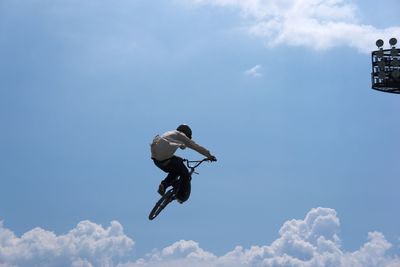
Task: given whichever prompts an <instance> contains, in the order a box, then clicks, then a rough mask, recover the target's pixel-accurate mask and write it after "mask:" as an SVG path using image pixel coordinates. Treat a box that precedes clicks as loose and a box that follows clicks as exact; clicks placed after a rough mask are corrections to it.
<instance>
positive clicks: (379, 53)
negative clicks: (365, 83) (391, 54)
mask: <svg viewBox="0 0 400 267" xmlns="http://www.w3.org/2000/svg"><path fill="white" fill-rule="evenodd" d="M376 54H377V55H378V58H381V57H383V50H382V48H381V50H379V51H378V52H377V53H376Z"/></svg>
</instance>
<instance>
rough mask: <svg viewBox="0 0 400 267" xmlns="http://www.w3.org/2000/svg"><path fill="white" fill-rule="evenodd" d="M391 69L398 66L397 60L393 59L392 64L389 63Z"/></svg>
mask: <svg viewBox="0 0 400 267" xmlns="http://www.w3.org/2000/svg"><path fill="white" fill-rule="evenodd" d="M390 64H391V65H392V66H393V67H398V66H399V65H400V63H399V60H398V59H396V58H395V59H393V60H392V62H391V63H390Z"/></svg>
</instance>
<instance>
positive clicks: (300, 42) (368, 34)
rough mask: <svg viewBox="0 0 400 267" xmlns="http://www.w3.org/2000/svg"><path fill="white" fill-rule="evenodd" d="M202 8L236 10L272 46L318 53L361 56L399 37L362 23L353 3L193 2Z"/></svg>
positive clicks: (394, 30)
mask: <svg viewBox="0 0 400 267" xmlns="http://www.w3.org/2000/svg"><path fill="white" fill-rule="evenodd" d="M192 1H193V2H194V3H196V4H199V5H211V6H220V7H224V8H234V9H237V10H239V11H240V13H241V14H242V16H243V18H244V19H245V21H246V23H247V26H246V27H245V28H246V30H247V31H248V32H249V33H250V34H252V35H254V36H257V37H261V38H263V39H264V40H265V41H266V43H267V44H268V45H270V46H276V45H279V44H285V45H292V46H305V47H311V48H313V49H316V50H324V49H329V48H332V47H336V46H350V47H352V48H356V49H357V50H359V51H361V52H370V51H371V50H373V49H375V41H376V40H377V39H379V38H383V39H385V40H389V38H391V37H400V26H394V27H389V28H385V29H378V28H376V27H374V26H372V25H367V24H362V23H359V21H358V20H359V19H358V16H357V12H358V8H357V6H356V5H355V4H354V3H353V1H350V0H192Z"/></svg>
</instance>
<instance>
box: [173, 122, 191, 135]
mask: <svg viewBox="0 0 400 267" xmlns="http://www.w3.org/2000/svg"><path fill="white" fill-rule="evenodd" d="M176 130H177V131H180V132H182V133H184V134H185V135H186V136H187V137H188V138H190V139H192V129H190V127H189V126H188V125H186V124H181V125H179V126H178V128H176Z"/></svg>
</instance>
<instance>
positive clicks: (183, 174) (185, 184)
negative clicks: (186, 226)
mask: <svg viewBox="0 0 400 267" xmlns="http://www.w3.org/2000/svg"><path fill="white" fill-rule="evenodd" d="M186 147H189V148H191V149H193V150H195V151H197V152H199V153H200V154H202V155H203V156H205V157H207V158H208V159H209V160H211V161H216V160H217V159H216V158H215V157H214V156H213V155H211V153H210V151H208V150H207V149H206V148H204V147H202V146H200V145H198V144H196V143H195V142H194V141H193V140H192V130H191V129H190V127H189V126H188V125H186V124H181V125H179V126H178V128H176V130H173V131H168V132H166V133H164V134H162V135H161V136H160V135H157V136H156V137H154V139H153V142H152V144H151V158H152V160H153V161H154V164H155V165H156V166H157V167H158V168H160V169H161V170H163V171H164V172H166V173H168V175H167V177H166V178H165V179H164V180H163V181H161V183H160V185H159V187H158V193H159V194H160V195H164V193H165V190H166V189H167V188H168V187H169V186H174V187H175V186H179V188H180V190H179V191H178V192H177V200H178V201H179V202H180V203H183V202H185V201H186V200H188V198H189V196H190V190H188V188H189V187H190V179H191V177H190V175H189V170H188V169H187V168H186V166H185V164H184V163H183V159H182V158H180V157H178V156H175V155H174V154H175V152H176V150H177V149H178V148H180V149H185V148H186ZM178 177H179V179H178Z"/></svg>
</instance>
